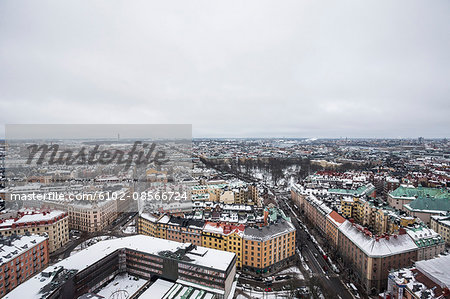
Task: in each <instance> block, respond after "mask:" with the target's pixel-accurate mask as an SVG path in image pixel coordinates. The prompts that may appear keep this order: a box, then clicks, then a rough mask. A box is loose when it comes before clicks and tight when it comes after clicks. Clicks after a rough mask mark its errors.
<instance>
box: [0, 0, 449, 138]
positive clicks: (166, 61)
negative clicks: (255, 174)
mask: <svg viewBox="0 0 450 299" xmlns="http://www.w3.org/2000/svg"><path fill="white" fill-rule="evenodd" d="M449 15H450V4H449V2H448V1H444V0H443V1H439V0H438V1H433V2H424V1H364V2H361V1H282V2H280V1H226V2H212V1H206V0H205V1H203V0H202V1H174V0H172V1H132V2H130V1H95V2H92V1H89V2H88V1H84V2H80V1H64V2H63V3H62V2H60V1H39V2H35V1H12V0H10V1H2V2H1V3H0V44H1V45H2V47H0V111H1V118H0V122H1V123H191V124H192V125H193V134H194V136H196V137H202V136H209V137H212V136H219V137H224V136H237V137H248V136H256V137H258V136H263V137H269V136H294V137H339V136H348V137H417V136H420V135H423V136H426V137H449V136H448V132H450V130H449V128H450V118H449V117H448V115H450V113H449V112H450V107H449V106H450V104H449V103H450V101H449V94H450V93H449V91H450V90H449V89H450V85H449V84H448V78H449V77H450V63H449V62H450V59H449V53H450V37H449V35H448V32H450V21H449V18H448V16H449Z"/></svg>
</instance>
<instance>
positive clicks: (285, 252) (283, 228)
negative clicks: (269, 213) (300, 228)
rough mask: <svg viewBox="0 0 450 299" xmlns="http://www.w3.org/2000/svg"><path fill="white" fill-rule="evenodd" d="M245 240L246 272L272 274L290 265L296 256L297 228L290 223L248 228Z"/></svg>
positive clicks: (244, 257)
mask: <svg viewBox="0 0 450 299" xmlns="http://www.w3.org/2000/svg"><path fill="white" fill-rule="evenodd" d="M243 239H244V242H243V248H242V254H243V260H242V262H243V263H242V267H243V268H244V270H249V271H252V272H256V273H265V272H271V271H273V270H275V269H278V268H280V267H283V266H285V265H287V264H289V263H290V261H291V260H292V259H293V257H294V256H295V227H294V226H293V225H292V224H291V223H290V222H288V221H281V222H278V223H273V224H270V225H268V226H263V227H258V228H255V227H247V228H246V229H245V231H244V237H243Z"/></svg>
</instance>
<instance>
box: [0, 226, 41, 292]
mask: <svg viewBox="0 0 450 299" xmlns="http://www.w3.org/2000/svg"><path fill="white" fill-rule="evenodd" d="M48 252H49V251H48V239H47V238H46V237H44V236H39V235H25V236H11V237H2V238H1V239H0V270H1V271H0V297H3V296H5V295H6V294H8V293H9V292H10V291H12V290H13V289H14V288H15V287H17V286H18V285H20V284H21V283H23V282H24V281H26V280H27V279H29V278H30V277H31V276H33V275H34V274H36V273H39V272H40V271H41V270H42V269H44V268H45V267H46V266H47V265H48ZM22 298H26V297H22Z"/></svg>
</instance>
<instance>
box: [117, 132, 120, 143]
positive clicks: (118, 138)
mask: <svg viewBox="0 0 450 299" xmlns="http://www.w3.org/2000/svg"><path fill="white" fill-rule="evenodd" d="M119 140H120V134H119V133H117V141H119Z"/></svg>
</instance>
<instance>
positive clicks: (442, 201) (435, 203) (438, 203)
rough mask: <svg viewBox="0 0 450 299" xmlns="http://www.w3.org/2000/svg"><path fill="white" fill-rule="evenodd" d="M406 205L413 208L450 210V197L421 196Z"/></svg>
mask: <svg viewBox="0 0 450 299" xmlns="http://www.w3.org/2000/svg"><path fill="white" fill-rule="evenodd" d="M406 206H409V207H410V208H411V209H413V210H431V211H450V198H448V197H447V198H433V197H419V198H417V199H415V200H413V201H412V202H410V203H409V204H408V205H406Z"/></svg>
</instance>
